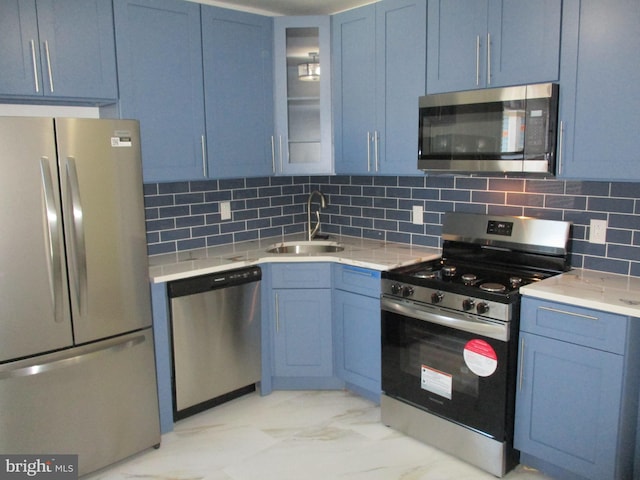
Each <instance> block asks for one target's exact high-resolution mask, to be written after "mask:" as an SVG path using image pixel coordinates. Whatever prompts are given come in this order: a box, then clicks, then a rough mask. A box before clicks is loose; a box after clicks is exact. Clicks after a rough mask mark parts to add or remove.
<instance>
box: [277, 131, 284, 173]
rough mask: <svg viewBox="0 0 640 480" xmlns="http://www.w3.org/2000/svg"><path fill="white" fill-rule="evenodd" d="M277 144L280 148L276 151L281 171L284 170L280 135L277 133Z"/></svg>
mask: <svg viewBox="0 0 640 480" xmlns="http://www.w3.org/2000/svg"><path fill="white" fill-rule="evenodd" d="M278 145H279V150H280V151H279V152H278V154H279V155H280V173H282V172H283V171H284V165H283V164H282V135H278Z"/></svg>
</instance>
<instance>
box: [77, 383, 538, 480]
mask: <svg viewBox="0 0 640 480" xmlns="http://www.w3.org/2000/svg"><path fill="white" fill-rule="evenodd" d="M495 478H496V477H494V476H492V475H490V474H488V473H486V472H483V471H482V470H479V469H477V468H475V467H473V466H470V465H468V464H466V463H464V462H462V461H460V460H457V459H455V458H453V457H451V456H449V455H447V454H445V453H442V452H440V451H438V450H437V449H435V448H432V447H430V446H427V445H424V444H422V443H420V442H418V441H416V440H413V439H411V438H409V437H407V436H405V435H403V434H401V433H398V432H396V431H394V430H392V429H390V428H388V427H386V426H384V425H382V423H380V408H379V407H377V406H375V405H373V404H372V403H370V402H369V401H367V400H365V399H363V398H361V397H358V396H356V395H353V394H351V393H349V392H341V391H293V392H292V391H278V392H274V393H272V394H271V395H268V396H265V397H261V396H260V395H259V394H257V393H254V394H250V395H246V396H244V397H241V398H238V399H236V400H233V401H231V402H228V403H226V404H223V405H219V406H217V407H215V408H213V409H210V410H207V411H205V412H202V413H199V414H197V415H194V416H192V417H189V418H186V419H184V420H181V421H179V422H177V423H176V425H175V430H174V431H173V432H171V433H168V434H166V435H163V436H162V445H161V447H160V448H159V449H157V450H154V449H149V450H146V451H145V452H142V453H140V454H138V455H135V456H134V457H131V458H129V459H127V460H124V461H122V462H120V463H118V464H116V465H113V466H111V467H109V468H106V469H103V470H101V471H99V472H95V473H93V474H90V475H86V476H85V477H83V479H82V480H130V479H152V480H200V479H203V480H204V479H206V480H255V479H260V480H330V479H349V480H352V479H353V480H358V479H363V480H364V479H366V480H396V479H398V480H400V479H401V480H490V479H495ZM504 478H505V479H506V480H544V479H548V477H545V476H544V475H542V474H540V473H539V472H536V471H533V470H531V469H528V468H526V467H524V466H519V467H518V468H516V469H515V470H514V471H512V472H510V473H509V474H507V475H506V476H505V477H504Z"/></svg>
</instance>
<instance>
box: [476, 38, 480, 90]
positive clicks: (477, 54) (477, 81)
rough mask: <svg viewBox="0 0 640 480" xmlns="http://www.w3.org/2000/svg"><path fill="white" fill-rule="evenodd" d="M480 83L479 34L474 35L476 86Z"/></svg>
mask: <svg viewBox="0 0 640 480" xmlns="http://www.w3.org/2000/svg"><path fill="white" fill-rule="evenodd" d="M477 85H480V35H476V86H477Z"/></svg>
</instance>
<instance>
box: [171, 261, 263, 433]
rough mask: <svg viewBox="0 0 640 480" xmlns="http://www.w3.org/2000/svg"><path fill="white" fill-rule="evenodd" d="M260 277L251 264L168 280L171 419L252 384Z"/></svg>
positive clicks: (256, 374)
mask: <svg viewBox="0 0 640 480" xmlns="http://www.w3.org/2000/svg"><path fill="white" fill-rule="evenodd" d="M261 279H262V271H261V270H260V267H257V266H254V267H246V268H241V269H236V270H229V271H226V272H221V273H214V274H208V275H201V276H198V277H193V278H186V279H182V280H176V281H173V282H170V283H169V284H168V293H169V299H170V302H171V333H172V335H171V336H172V346H173V378H172V387H173V418H174V420H179V419H181V418H185V417H188V416H189V415H193V414H194V413H197V412H200V411H202V410H205V409H207V408H211V407H213V406H215V405H218V404H220V403H222V402H225V401H227V400H230V399H232V398H236V397H238V396H240V395H244V394H245V393H248V392H250V391H254V390H255V386H256V383H257V382H259V381H260V372H261V361H260V358H261V348H260V282H261Z"/></svg>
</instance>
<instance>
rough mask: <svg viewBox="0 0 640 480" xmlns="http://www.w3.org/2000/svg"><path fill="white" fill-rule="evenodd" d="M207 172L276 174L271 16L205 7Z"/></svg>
mask: <svg viewBox="0 0 640 480" xmlns="http://www.w3.org/2000/svg"><path fill="white" fill-rule="evenodd" d="M202 39H203V42H202V53H203V68H204V90H205V117H206V124H207V136H206V138H207V162H208V175H209V176H210V177H214V178H229V177H255V176H265V175H269V174H270V173H272V155H271V135H272V133H273V59H272V50H273V20H272V19H271V17H264V16H260V15H253V14H249V13H244V12H238V11H234V10H227V9H222V8H217V7H209V6H202Z"/></svg>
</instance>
